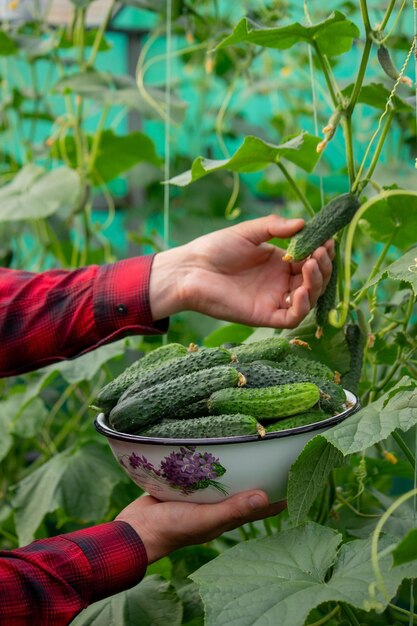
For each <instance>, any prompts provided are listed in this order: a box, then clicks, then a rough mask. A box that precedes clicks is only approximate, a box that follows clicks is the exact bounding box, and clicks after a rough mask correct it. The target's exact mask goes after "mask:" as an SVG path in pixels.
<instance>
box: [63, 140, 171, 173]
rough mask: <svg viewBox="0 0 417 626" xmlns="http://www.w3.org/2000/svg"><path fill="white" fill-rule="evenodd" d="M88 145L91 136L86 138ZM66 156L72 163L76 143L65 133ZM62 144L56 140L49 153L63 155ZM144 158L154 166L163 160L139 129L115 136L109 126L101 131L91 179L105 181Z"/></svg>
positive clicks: (151, 142) (150, 141)
mask: <svg viewBox="0 0 417 626" xmlns="http://www.w3.org/2000/svg"><path fill="white" fill-rule="evenodd" d="M87 142H88V145H89V147H91V145H92V142H93V137H92V136H91V135H90V136H88V137H87ZM64 145H65V153H66V155H65V156H66V158H67V159H69V161H70V163H73V164H74V166H75V163H76V154H77V149H76V144H75V140H74V137H72V136H71V135H68V136H67V137H65V140H64ZM61 150H62V145H61V144H58V142H56V143H55V144H54V146H53V148H52V154H53V155H54V156H55V157H56V158H61V159H62V158H63V154H62V151H61ZM142 161H146V162H148V163H152V164H153V165H157V166H159V165H161V163H162V160H161V158H160V157H159V156H158V155H157V153H156V150H155V145H154V143H153V141H152V140H151V139H150V138H149V137H148V136H147V135H145V134H144V133H141V132H139V131H136V132H133V133H129V134H128V135H116V134H115V133H114V132H113V131H112V130H110V129H108V130H106V131H104V132H103V134H102V136H101V139H100V145H99V149H98V153H97V158H96V160H95V164H94V171H93V172H92V175H91V177H92V181H93V183H94V184H96V185H102V184H103V183H107V182H109V181H111V180H113V178H116V177H117V176H120V175H121V174H124V173H125V172H127V171H128V170H130V169H131V168H132V167H134V166H135V165H136V164H137V163H141V162H142Z"/></svg>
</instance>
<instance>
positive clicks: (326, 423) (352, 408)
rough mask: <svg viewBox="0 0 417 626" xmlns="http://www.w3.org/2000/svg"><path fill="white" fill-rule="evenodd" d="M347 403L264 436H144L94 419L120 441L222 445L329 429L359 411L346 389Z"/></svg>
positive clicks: (100, 429)
mask: <svg viewBox="0 0 417 626" xmlns="http://www.w3.org/2000/svg"><path fill="white" fill-rule="evenodd" d="M346 396H347V403H348V404H349V406H348V407H347V408H346V409H345V410H344V411H342V412H341V413H338V414H337V415H334V416H332V417H329V418H328V419H325V420H322V421H321V422H315V423H314V424H307V425H306V426H297V427H296V428H289V429H287V430H278V431H275V432H272V433H267V434H266V435H265V436H264V437H259V436H258V435H242V436H234V437H213V438H205V439H191V438H190V439H172V438H170V439H168V438H162V437H143V436H141V435H131V434H129V433H120V432H118V431H117V430H113V428H111V427H110V426H109V425H108V423H107V420H106V416H105V414H104V413H100V414H99V415H97V417H96V419H95V420H94V426H95V428H96V430H97V431H98V432H99V433H101V434H102V435H105V436H106V437H108V438H110V439H118V440H120V441H129V442H131V443H134V442H135V443H146V444H149V445H158V446H161V445H166V446H191V445H200V446H201V445H222V444H231V443H242V442H251V441H269V440H271V439H279V438H282V437H292V436H293V435H298V434H301V433H307V432H310V431H312V430H315V431H320V430H325V429H326V430H327V429H328V428H330V427H331V426H335V425H336V424H338V423H339V422H342V421H343V420H345V419H346V418H347V417H349V415H353V414H354V413H356V412H357V411H359V409H360V408H361V407H360V402H359V398H358V397H357V396H356V395H355V394H354V393H352V392H350V391H346Z"/></svg>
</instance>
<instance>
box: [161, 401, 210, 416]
mask: <svg viewBox="0 0 417 626" xmlns="http://www.w3.org/2000/svg"><path fill="white" fill-rule="evenodd" d="M207 401H208V397H207V398H203V400H197V402H190V403H189V404H186V405H184V406H183V407H180V408H178V409H177V410H176V411H175V413H174V414H173V415H172V416H170V417H168V418H167V419H176V420H188V419H191V418H193V417H203V416H204V415H207V414H208V404H207Z"/></svg>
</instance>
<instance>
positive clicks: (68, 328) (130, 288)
mask: <svg viewBox="0 0 417 626" xmlns="http://www.w3.org/2000/svg"><path fill="white" fill-rule="evenodd" d="M152 261H153V257H152V256H147V257H146V256H145V257H137V258H135V259H130V260H126V261H120V262H118V263H114V264H112V265H104V266H101V267H98V266H89V267H85V268H81V269H79V270H74V271H63V270H52V271H50V272H43V273H41V274H33V273H29V272H19V271H16V270H6V269H0V337H1V341H0V376H10V375H13V374H17V373H22V372H25V371H29V370H31V369H35V368H39V367H43V366H45V365H48V364H49V363H53V362H56V361H60V360H63V359H69V358H73V357H76V356H79V355H80V354H83V353H84V352H88V351H90V350H92V349H94V348H97V347H99V346H100V345H103V344H105V343H109V342H111V341H115V340H116V339H120V338H122V337H124V336H127V335H134V334H152V333H160V332H164V331H166V328H167V321H166V320H164V321H162V322H160V323H155V322H154V320H153V318H152V313H151V309H150V304H149V277H150V272H151V267H152Z"/></svg>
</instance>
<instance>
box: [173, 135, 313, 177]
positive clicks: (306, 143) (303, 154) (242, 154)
mask: <svg viewBox="0 0 417 626" xmlns="http://www.w3.org/2000/svg"><path fill="white" fill-rule="evenodd" d="M319 141H320V140H319V139H318V138H317V137H314V136H313V135H309V134H308V133H300V134H299V135H297V136H296V137H292V138H291V139H289V140H288V141H286V142H285V143H283V144H281V145H274V144H272V143H267V142H266V141H263V140H262V139H259V137H253V136H251V135H250V136H248V137H245V139H244V141H243V144H242V145H241V146H240V147H239V148H238V149H237V150H236V152H235V153H234V154H233V155H232V156H231V157H230V158H229V159H206V158H204V157H202V156H200V157H197V158H196V159H195V160H194V162H193V164H192V166H191V169H190V170H188V171H186V172H183V173H182V174H179V175H178V176H174V177H173V178H171V179H170V180H169V181H168V182H169V183H171V184H172V185H178V186H179V187H185V186H186V185H189V184H190V183H193V182H194V181H196V180H198V179H199V178H201V177H202V176H206V175H207V174H210V173H211V172H217V171H219V170H227V171H230V172H241V173H244V172H257V171H259V170H262V169H263V168H264V167H266V166H267V165H269V164H270V163H278V162H279V161H280V160H281V159H286V160H287V161H291V162H292V163H295V165H298V166H299V167H301V168H302V169H303V170H305V171H306V172H311V171H312V170H313V169H314V167H315V165H316V163H317V161H318V159H319V155H318V154H317V151H316V147H317V144H318V143H319Z"/></svg>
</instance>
